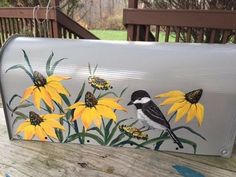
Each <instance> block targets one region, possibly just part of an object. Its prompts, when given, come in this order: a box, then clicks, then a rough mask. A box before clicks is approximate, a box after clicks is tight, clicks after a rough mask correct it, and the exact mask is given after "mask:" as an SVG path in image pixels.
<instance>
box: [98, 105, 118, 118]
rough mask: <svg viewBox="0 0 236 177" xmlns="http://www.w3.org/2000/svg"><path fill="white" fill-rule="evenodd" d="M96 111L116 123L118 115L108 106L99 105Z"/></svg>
mask: <svg viewBox="0 0 236 177" xmlns="http://www.w3.org/2000/svg"><path fill="white" fill-rule="evenodd" d="M96 109H97V111H98V113H99V114H100V115H101V116H104V117H106V118H109V119H112V120H114V121H116V119H117V118H116V114H115V113H114V112H113V110H112V109H111V108H109V107H107V106H103V105H97V106H96Z"/></svg>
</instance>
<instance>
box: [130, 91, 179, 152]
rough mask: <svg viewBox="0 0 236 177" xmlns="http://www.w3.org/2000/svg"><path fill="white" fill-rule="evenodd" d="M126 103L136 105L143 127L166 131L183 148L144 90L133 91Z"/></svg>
mask: <svg viewBox="0 0 236 177" xmlns="http://www.w3.org/2000/svg"><path fill="white" fill-rule="evenodd" d="M128 105H134V106H135V107H136V109H137V118H138V119H139V120H140V121H141V123H142V124H143V126H144V127H148V129H159V130H164V131H167V132H168V133H169V135H170V137H171V138H172V139H173V141H174V143H176V144H177V145H178V146H179V148H183V145H182V143H181V142H180V140H179V139H178V137H177V136H176V135H175V134H174V132H173V131H172V130H171V127H170V124H169V122H168V121H167V120H166V118H165V116H164V115H163V113H162V112H161V110H160V109H159V107H158V106H157V105H156V104H155V103H154V102H153V101H152V100H151V97H150V95H149V94H148V93H147V92H146V91H145V90H138V91H135V92H133V94H132V96H131V101H130V102H129V103H128ZM144 127H143V128H144Z"/></svg>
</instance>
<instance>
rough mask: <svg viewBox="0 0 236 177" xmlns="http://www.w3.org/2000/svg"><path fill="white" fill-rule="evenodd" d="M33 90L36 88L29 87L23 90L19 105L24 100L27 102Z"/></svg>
mask: <svg viewBox="0 0 236 177" xmlns="http://www.w3.org/2000/svg"><path fill="white" fill-rule="evenodd" d="M35 88H36V87H35V86H30V87H28V88H27V89H25V91H24V94H23V97H22V99H21V101H20V103H23V102H24V101H25V100H27V99H28V98H29V97H30V96H31V95H32V94H33V91H34V89H35Z"/></svg>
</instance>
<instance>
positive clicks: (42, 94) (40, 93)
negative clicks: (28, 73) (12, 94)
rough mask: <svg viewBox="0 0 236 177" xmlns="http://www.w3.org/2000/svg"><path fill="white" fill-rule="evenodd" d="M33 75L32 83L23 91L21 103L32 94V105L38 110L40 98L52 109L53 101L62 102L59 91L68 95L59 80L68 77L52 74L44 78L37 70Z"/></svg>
mask: <svg viewBox="0 0 236 177" xmlns="http://www.w3.org/2000/svg"><path fill="white" fill-rule="evenodd" d="M33 77H34V85H33V86H30V87H28V88H27V89H26V90H25V91H24V94H23V97H22V99H21V103H23V102H24V101H25V100H27V99H28V98H29V97H30V96H31V95H32V96H33V102H34V105H35V107H36V108H37V109H38V110H40V101H41V99H42V100H43V101H44V102H45V103H46V104H47V105H48V106H49V107H50V109H51V110H54V105H53V101H55V102H57V103H58V104H60V105H61V104H62V99H61V96H60V93H61V94H64V95H67V96H69V92H68V91H67V90H66V89H65V87H64V86H63V85H62V84H61V83H60V81H62V80H67V79H70V77H62V76H56V75H52V76H49V77H48V78H45V77H44V76H43V75H42V74H40V73H39V72H37V71H34V76H33Z"/></svg>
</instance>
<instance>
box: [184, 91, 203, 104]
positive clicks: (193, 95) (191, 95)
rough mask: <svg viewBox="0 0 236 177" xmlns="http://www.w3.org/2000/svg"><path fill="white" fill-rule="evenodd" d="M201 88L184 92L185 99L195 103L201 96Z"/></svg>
mask: <svg viewBox="0 0 236 177" xmlns="http://www.w3.org/2000/svg"><path fill="white" fill-rule="evenodd" d="M202 92H203V90H202V89H198V90H193V91H191V92H188V93H186V94H185V99H186V100H187V101H188V102H190V103H191V104H196V103H197V102H198V101H199V100H200V98H201V96H202Z"/></svg>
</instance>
